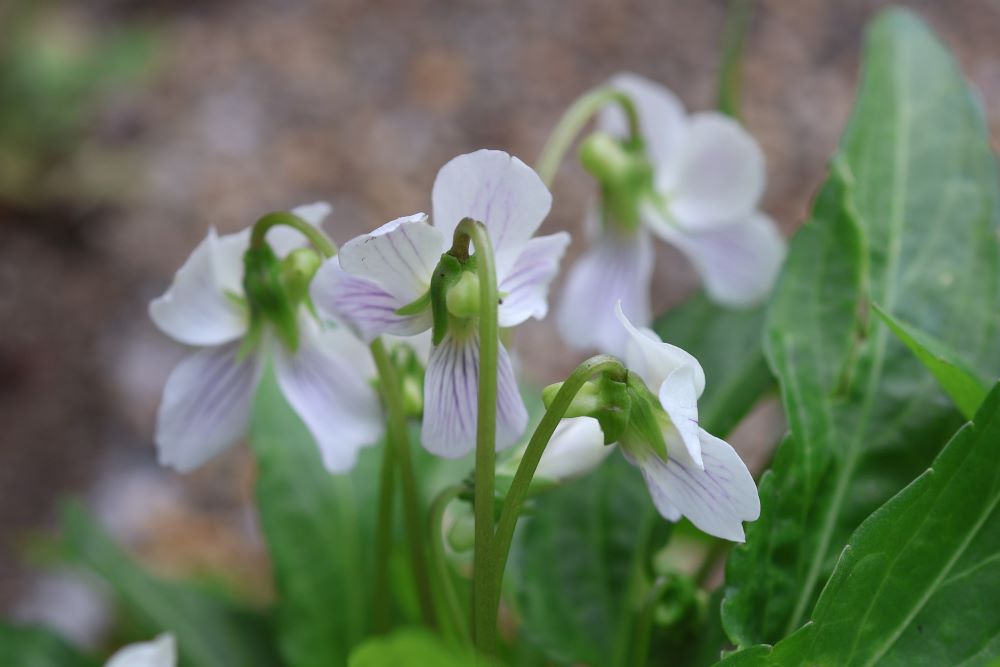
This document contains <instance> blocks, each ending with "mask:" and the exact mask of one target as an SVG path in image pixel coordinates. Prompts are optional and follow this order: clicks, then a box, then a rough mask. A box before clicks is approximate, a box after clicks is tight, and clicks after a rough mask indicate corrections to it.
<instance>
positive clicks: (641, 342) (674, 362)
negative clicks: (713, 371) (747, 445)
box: [616, 304, 705, 398]
mask: <svg viewBox="0 0 1000 667" xmlns="http://www.w3.org/2000/svg"><path fill="white" fill-rule="evenodd" d="M616 313H617V315H618V321H619V322H621V325H622V326H623V327H624V328H625V333H626V335H627V336H628V339H627V341H626V348H625V365H626V366H628V367H629V368H630V369H631V370H633V371H635V372H636V373H638V374H639V376H640V377H641V378H642V379H643V380H644V381H645V382H646V385H647V386H648V387H651V388H654V389H657V388H659V387H660V386H661V385H662V384H663V382H664V381H665V380H666V379H667V378H668V377H669V376H670V374H671V373H673V372H674V371H675V370H677V369H678V368H682V367H684V366H690V367H691V371H692V382H693V384H694V388H695V397H696V398H697V397H699V396H701V393H702V392H703V391H704V390H705V371H704V370H702V368H701V364H700V363H698V360H697V359H695V358H694V356H692V355H691V354H689V353H688V352H686V351H685V350H682V349H681V348H679V347H677V346H676V345H671V344H670V343H664V342H663V341H662V340H660V337H659V336H657V335H656V333H655V332H654V331H652V330H651V329H637V328H636V327H635V326H633V325H632V323H631V322H629V320H628V318H627V317H625V314H624V313H623V312H622V308H621V305H620V304H619V305H618V307H617V308H616Z"/></svg>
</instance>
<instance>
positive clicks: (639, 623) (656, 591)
mask: <svg viewBox="0 0 1000 667" xmlns="http://www.w3.org/2000/svg"><path fill="white" fill-rule="evenodd" d="M666 587H667V580H666V579H665V578H663V577H660V578H659V579H657V580H656V581H654V582H653V586H652V587H651V588H650V589H649V592H648V593H646V596H645V597H644V598H643V600H642V606H641V607H640V608H639V613H638V618H636V621H635V639H634V640H633V642H632V649H633V652H632V665H633V667H645V666H646V664H648V662H649V635H650V631H651V630H652V627H653V612H655V611H656V603H657V602H658V601H659V599H660V596H661V595H663V591H664V590H665V589H666Z"/></svg>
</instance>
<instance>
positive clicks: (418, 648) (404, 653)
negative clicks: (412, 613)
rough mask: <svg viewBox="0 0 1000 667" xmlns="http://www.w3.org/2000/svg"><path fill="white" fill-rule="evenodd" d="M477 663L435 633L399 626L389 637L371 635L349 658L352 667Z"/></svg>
mask: <svg viewBox="0 0 1000 667" xmlns="http://www.w3.org/2000/svg"><path fill="white" fill-rule="evenodd" d="M477 664H482V663H480V662H477V661H476V659H475V658H474V657H473V656H472V655H463V654H462V653H459V652H458V651H456V650H455V649H453V648H451V647H449V646H447V645H446V644H444V643H443V642H442V641H441V639H440V638H438V637H436V636H435V635H432V634H431V633H429V632H427V631H426V630H417V629H402V630H396V631H395V632H393V633H392V634H391V635H389V636H387V637H377V638H373V639H369V640H368V641H366V642H365V643H363V644H362V645H361V646H359V647H358V648H357V649H355V651H354V652H353V653H351V659H350V661H349V662H348V665H349V667H390V666H391V667H431V666H433V667H475V666H476V665H477ZM489 664H490V665H496V663H495V662H490V663H489ZM496 667H499V666H498V665H496Z"/></svg>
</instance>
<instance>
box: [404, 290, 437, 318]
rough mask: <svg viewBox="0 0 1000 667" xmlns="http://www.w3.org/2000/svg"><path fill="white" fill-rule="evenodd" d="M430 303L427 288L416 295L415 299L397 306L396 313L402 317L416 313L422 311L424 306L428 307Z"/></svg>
mask: <svg viewBox="0 0 1000 667" xmlns="http://www.w3.org/2000/svg"><path fill="white" fill-rule="evenodd" d="M430 305H431V291H430V290H427V291H426V292H424V293H423V294H421V295H420V296H419V297H417V298H416V299H415V300H413V301H411V302H410V303H408V304H406V305H405V306H402V307H400V308H397V309H396V314H397V315H402V316H403V317H409V316H410V315H417V314H419V313H421V312H423V310H424V309H425V308H428V307H430Z"/></svg>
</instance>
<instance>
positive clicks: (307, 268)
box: [281, 248, 323, 308]
mask: <svg viewBox="0 0 1000 667" xmlns="http://www.w3.org/2000/svg"><path fill="white" fill-rule="evenodd" d="M322 263H323V258H322V257H320V256H319V253H318V252H316V251H315V250H313V249H312V248H297V249H296V250H293V251H292V252H290V253H288V255H287V256H286V257H285V258H284V259H283V260H281V282H282V284H283V285H284V287H285V295H286V297H287V298H288V300H289V301H291V303H292V307H293V308H294V307H295V306H297V305H298V304H300V303H302V302H304V301H308V299H309V285H310V284H311V283H312V279H313V276H314V275H316V271H317V270H319V267H320V265H321V264H322Z"/></svg>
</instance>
